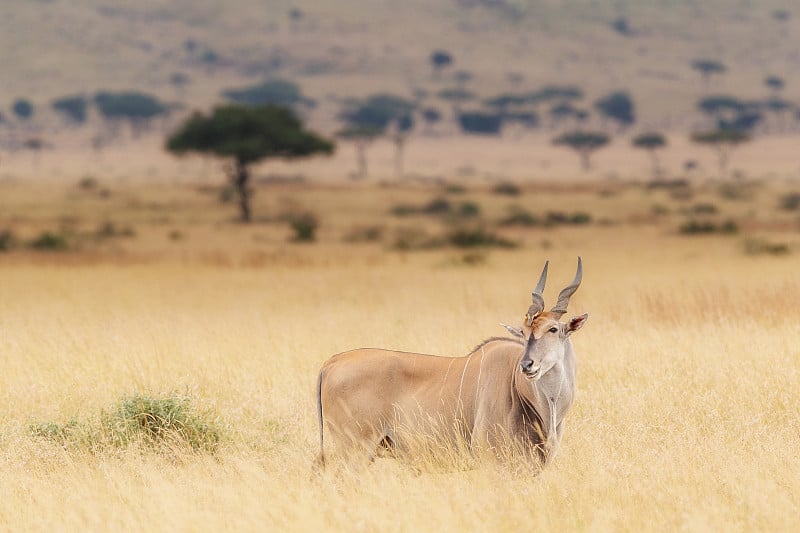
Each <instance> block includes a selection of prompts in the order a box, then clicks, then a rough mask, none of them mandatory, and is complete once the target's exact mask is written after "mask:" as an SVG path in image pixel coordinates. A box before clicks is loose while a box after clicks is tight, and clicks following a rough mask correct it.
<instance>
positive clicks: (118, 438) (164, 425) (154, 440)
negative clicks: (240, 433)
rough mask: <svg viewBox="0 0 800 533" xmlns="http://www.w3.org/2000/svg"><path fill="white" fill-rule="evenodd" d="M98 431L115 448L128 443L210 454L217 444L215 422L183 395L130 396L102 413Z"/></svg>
mask: <svg viewBox="0 0 800 533" xmlns="http://www.w3.org/2000/svg"><path fill="white" fill-rule="evenodd" d="M100 429H101V431H102V433H103V436H104V437H105V439H107V440H108V442H109V443H110V444H111V445H113V446H114V447H117V448H126V447H128V446H129V445H131V444H134V443H135V444H140V445H144V446H147V447H151V448H152V447H159V446H164V445H168V446H169V445H172V446H174V445H185V446H188V447H189V448H191V449H192V450H194V451H208V452H213V451H215V450H216V449H217V446H218V445H219V442H220V436H221V432H220V429H219V427H218V421H217V420H215V419H213V417H212V416H211V415H210V413H201V412H198V411H197V410H196V409H195V408H194V407H193V406H192V403H191V400H190V399H189V398H187V397H185V396H180V395H177V394H170V395H166V396H156V397H154V396H146V395H141V394H134V395H131V396H127V397H124V398H122V399H121V400H119V401H118V402H117V403H116V405H114V406H113V407H112V408H111V409H110V410H109V411H107V412H103V413H102V415H101V419H100Z"/></svg>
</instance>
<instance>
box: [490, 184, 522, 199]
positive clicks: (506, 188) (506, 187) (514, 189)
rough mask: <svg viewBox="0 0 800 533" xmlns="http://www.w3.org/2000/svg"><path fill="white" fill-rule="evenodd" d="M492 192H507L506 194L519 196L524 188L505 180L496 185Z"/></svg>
mask: <svg viewBox="0 0 800 533" xmlns="http://www.w3.org/2000/svg"><path fill="white" fill-rule="evenodd" d="M492 192H493V193H495V194H505V195H506V196H519V195H520V194H522V189H520V188H519V186H518V185H516V184H514V183H511V182H507V181H505V182H502V183H498V184H497V185H495V186H494V187H493V188H492Z"/></svg>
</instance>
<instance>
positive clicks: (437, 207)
mask: <svg viewBox="0 0 800 533" xmlns="http://www.w3.org/2000/svg"><path fill="white" fill-rule="evenodd" d="M452 210H453V206H452V205H450V202H449V201H448V200H447V199H445V198H434V199H433V200H431V201H430V202H428V203H427V204H425V205H424V206H423V207H422V209H421V211H422V212H423V213H425V214H426V215H446V214H447V213H450V212H451V211H452Z"/></svg>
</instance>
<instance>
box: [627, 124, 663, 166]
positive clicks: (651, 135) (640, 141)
mask: <svg viewBox="0 0 800 533" xmlns="http://www.w3.org/2000/svg"><path fill="white" fill-rule="evenodd" d="M631 144H633V146H634V147H635V148H641V149H642V150H647V152H648V153H649V154H650V161H651V162H652V163H653V177H657V176H658V175H659V174H660V173H661V169H660V167H659V164H658V155H657V154H656V151H657V150H658V149H659V148H663V147H664V146H666V145H667V139H666V137H664V136H663V135H662V134H660V133H657V132H648V133H641V134H639V135H637V136H636V137H634V138H633V140H632V141H631Z"/></svg>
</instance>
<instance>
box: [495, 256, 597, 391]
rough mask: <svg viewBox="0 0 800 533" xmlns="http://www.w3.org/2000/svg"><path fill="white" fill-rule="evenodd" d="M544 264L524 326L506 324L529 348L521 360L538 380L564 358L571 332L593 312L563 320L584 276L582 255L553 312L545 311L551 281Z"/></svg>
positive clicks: (523, 369)
mask: <svg viewBox="0 0 800 533" xmlns="http://www.w3.org/2000/svg"><path fill="white" fill-rule="evenodd" d="M548 264H549V262H546V263H545V264H544V269H543V270H542V274H541V276H539V283H537V284H536V288H535V289H534V290H533V304H532V305H531V306H530V307H529V308H528V312H527V313H526V314H525V320H524V322H523V324H522V327H521V328H515V327H512V326H506V325H505V324H503V326H504V327H505V328H506V329H507V330H508V331H509V332H510V333H511V334H512V335H514V336H516V337H519V338H520V339H522V340H523V341H524V343H525V351H524V352H523V354H522V359H521V360H520V362H519V369H520V372H522V373H523V374H524V375H525V377H526V378H528V379H532V380H538V379H539V378H541V377H542V376H543V375H545V374H546V373H547V372H548V371H549V370H550V369H551V368H553V367H554V366H555V365H556V364H557V363H558V362H559V361H561V360H563V358H564V354H565V352H566V344H567V339H568V338H569V336H570V335H571V334H573V333H574V332H576V331H578V330H579V329H580V328H581V327H583V324H584V323H586V319H587V318H589V315H588V314H586V313H584V314H583V315H580V316H576V317H573V318H571V319H570V320H569V321H567V322H561V321H560V319H561V317H562V315H564V313H566V312H567V306H568V305H569V299H570V297H571V296H572V295H573V293H574V292H575V291H576V290H578V286H579V285H580V284H581V277H582V276H583V266H582V263H581V258H580V257H579V258H578V270H577V272H576V273H575V279H573V280H572V283H570V284H569V285H567V287H565V288H564V289H563V290H562V291H561V292H560V293H559V294H558V301H557V302H556V305H555V306H554V307H553V308H552V309H550V311H545V310H544V297H543V296H542V293H543V292H544V284H545V281H546V280H547V266H548Z"/></svg>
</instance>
